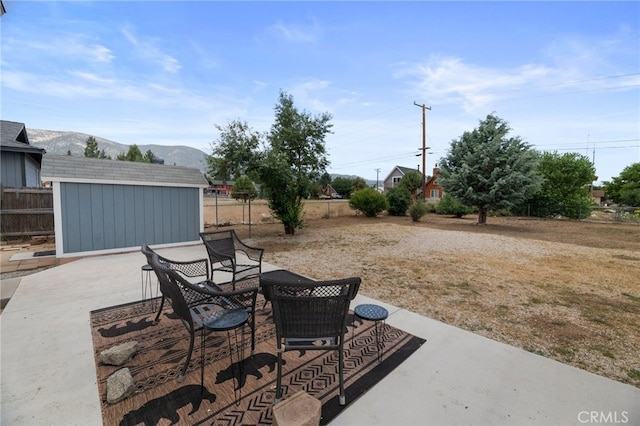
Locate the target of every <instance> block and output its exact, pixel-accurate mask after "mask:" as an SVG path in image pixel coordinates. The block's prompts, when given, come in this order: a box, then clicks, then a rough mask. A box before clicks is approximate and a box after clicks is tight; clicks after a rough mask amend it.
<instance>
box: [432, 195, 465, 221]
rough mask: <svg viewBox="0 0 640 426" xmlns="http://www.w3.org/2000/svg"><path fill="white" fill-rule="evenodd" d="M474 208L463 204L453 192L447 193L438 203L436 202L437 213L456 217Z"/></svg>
mask: <svg viewBox="0 0 640 426" xmlns="http://www.w3.org/2000/svg"><path fill="white" fill-rule="evenodd" d="M472 211H473V209H472V208H471V207H469V206H466V205H464V204H462V203H461V202H460V201H459V200H456V199H455V198H454V197H452V196H451V194H448V193H445V194H444V195H443V196H442V198H441V199H440V201H438V204H436V213H438V214H444V215H453V216H455V217H458V218H460V217H462V216H464V215H467V214H469V213H471V212H472Z"/></svg>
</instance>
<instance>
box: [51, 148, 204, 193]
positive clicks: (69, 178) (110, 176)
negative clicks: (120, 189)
mask: <svg viewBox="0 0 640 426" xmlns="http://www.w3.org/2000/svg"><path fill="white" fill-rule="evenodd" d="M41 174H42V180H43V181H53V182H84V183H104V184H125V185H141V184H146V185H153V186H190V187H202V188H206V187H207V186H209V185H208V183H207V180H206V179H205V178H204V175H203V174H202V172H201V171H200V170H198V169H194V168H190V167H179V166H169V165H164V164H151V163H135V162H131V161H118V160H106V159H97V158H86V157H72V156H68V155H54V154H46V155H45V156H44V157H43V159H42V172H41Z"/></svg>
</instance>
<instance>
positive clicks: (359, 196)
mask: <svg viewBox="0 0 640 426" xmlns="http://www.w3.org/2000/svg"><path fill="white" fill-rule="evenodd" d="M349 207H351V208H352V209H354V210H359V211H361V212H362V213H363V214H364V215H365V216H367V217H376V216H377V215H378V214H380V213H382V212H383V211H385V210H387V208H389V205H388V203H387V199H386V198H385V196H384V195H382V194H381V193H379V192H378V191H376V190H375V189H373V188H364V189H360V190H358V191H356V192H354V193H353V194H351V198H350V199H349Z"/></svg>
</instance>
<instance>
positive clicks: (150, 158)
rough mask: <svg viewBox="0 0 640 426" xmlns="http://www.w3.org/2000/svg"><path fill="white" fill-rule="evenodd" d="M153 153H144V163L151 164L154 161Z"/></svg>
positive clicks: (148, 151) (149, 151)
mask: <svg viewBox="0 0 640 426" xmlns="http://www.w3.org/2000/svg"><path fill="white" fill-rule="evenodd" d="M153 157H154V154H153V151H151V150H150V149H148V150H147V152H145V153H144V157H143V158H144V162H145V163H150V162H151V161H153Z"/></svg>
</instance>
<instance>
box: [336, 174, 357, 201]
mask: <svg viewBox="0 0 640 426" xmlns="http://www.w3.org/2000/svg"><path fill="white" fill-rule="evenodd" d="M331 186H333V189H335V190H336V192H337V193H338V194H340V195H342V197H343V198H349V196H350V195H351V193H352V192H353V180H352V179H349V178H345V177H340V176H338V177H336V178H335V179H333V182H331Z"/></svg>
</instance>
